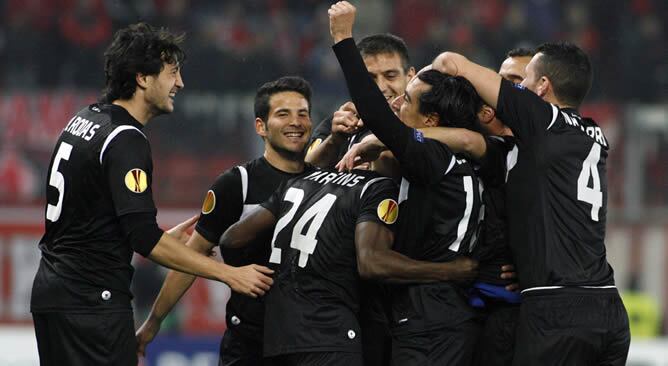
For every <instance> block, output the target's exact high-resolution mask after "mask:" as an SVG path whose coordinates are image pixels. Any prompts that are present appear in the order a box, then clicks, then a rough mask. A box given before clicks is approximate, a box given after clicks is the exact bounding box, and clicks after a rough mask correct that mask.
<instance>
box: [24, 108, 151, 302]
mask: <svg viewBox="0 0 668 366" xmlns="http://www.w3.org/2000/svg"><path fill="white" fill-rule="evenodd" d="M141 127H142V125H141V124H139V122H137V121H136V120H134V119H133V118H132V117H130V115H129V114H128V113H127V111H125V110H124V109H122V108H120V107H117V106H112V105H101V104H93V105H91V106H89V107H87V108H85V109H83V110H81V111H80V112H79V113H77V115H76V116H75V117H73V118H72V119H71V120H70V121H69V122H68V124H67V125H66V126H65V128H64V129H63V132H62V134H61V136H60V137H59V139H58V142H57V143H56V147H55V150H54V153H53V156H52V158H51V162H50V166H49V170H48V176H47V188H46V191H47V207H46V215H45V216H46V221H45V228H46V230H45V234H44V236H43V237H42V239H41V241H40V245H39V247H40V250H41V251H42V261H41V264H40V270H39V271H38V273H37V276H36V279H35V285H34V289H33V299H32V308H33V309H34V310H62V309H87V308H89V307H91V306H101V307H102V308H116V307H119V308H127V309H129V306H130V302H129V301H130V299H131V294H130V291H129V285H130V281H131V278H132V273H133V269H132V266H131V265H130V260H131V258H132V253H133V250H132V247H131V246H130V245H128V243H127V242H125V240H124V234H123V233H122V231H121V227H120V224H119V220H118V216H120V215H122V214H126V213H130V212H152V213H155V208H154V206H153V204H152V199H151V198H150V175H151V165H150V159H149V161H148V162H147V164H145V165H144V166H127V167H122V166H119V165H118V164H111V163H110V162H107V161H106V155H108V154H112V153H110V150H112V149H113V150H116V151H114V152H113V154H114V155H122V154H123V152H122V151H121V150H122V149H123V147H122V146H119V145H118V144H114V143H112V141H114V139H115V138H116V137H117V136H120V135H123V140H124V141H136V142H137V144H138V145H140V146H142V149H143V151H144V152H146V153H147V154H148V155H149V156H150V151H149V150H148V149H149V147H148V142H147V141H146V137H145V136H144V135H143V133H142V132H141V131H140V128H141ZM119 140H120V138H119ZM140 140H143V141H140ZM130 153H136V150H134V151H132V150H131V151H130V152H128V154H130ZM111 170H114V171H120V170H122V171H123V174H121V175H124V177H121V178H119V179H118V180H119V181H118V182H115V181H114V182H110V179H108V177H110V176H116V177H118V175H119V174H116V175H113V174H109V172H110V171H111ZM121 180H122V181H121ZM110 184H111V185H116V186H122V187H123V188H122V190H123V191H125V192H122V191H121V189H116V192H117V193H116V197H115V198H114V197H112V189H110ZM132 195H142V196H146V198H145V199H143V200H142V201H144V202H147V204H143V205H140V206H135V207H132V205H129V204H128V205H126V204H124V203H123V200H125V201H130V200H129V199H128V198H130V199H131V198H132V197H131V196H132ZM103 289H104V290H107V291H108V292H109V293H110V294H113V296H111V295H109V296H104V295H100V294H101V293H102V292H103ZM88 291H90V292H91V293H90V294H88V293H87V292H88Z"/></svg>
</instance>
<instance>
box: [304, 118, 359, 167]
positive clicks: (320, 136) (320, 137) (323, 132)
mask: <svg viewBox="0 0 668 366" xmlns="http://www.w3.org/2000/svg"><path fill="white" fill-rule="evenodd" d="M331 133H332V117H327V118H325V119H324V120H322V122H320V123H319V124H318V127H316V128H315V130H313V134H312V135H311V142H310V143H309V152H311V150H312V149H315V148H316V147H318V145H320V144H321V143H322V142H323V141H324V140H325V139H326V138H327V137H328V136H329V135H330V134H331ZM370 134H371V131H370V130H369V129H368V128H366V127H362V128H360V129H359V130H358V131H357V132H356V133H355V134H352V135H350V136H348V138H347V139H346V143H345V144H342V145H341V146H339V147H338V150H337V153H336V156H337V159H336V160H337V162H338V161H339V160H341V159H342V158H343V156H344V155H345V154H346V152H348V150H349V149H350V147H351V146H353V145H354V144H356V143H358V142H360V141H361V140H362V139H363V138H365V137H366V136H367V135H370ZM332 167H333V166H332Z"/></svg>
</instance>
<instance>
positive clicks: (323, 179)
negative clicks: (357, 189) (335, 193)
mask: <svg viewBox="0 0 668 366" xmlns="http://www.w3.org/2000/svg"><path fill="white" fill-rule="evenodd" d="M304 179H305V180H312V181H314V182H316V183H320V184H328V183H331V184H338V185H340V186H346V187H354V186H355V185H357V184H358V183H359V182H361V181H363V180H364V179H366V177H363V176H361V175H357V174H354V173H343V172H342V173H332V172H327V171H325V172H323V171H316V172H313V173H312V174H311V175H309V176H307V177H306V178H304Z"/></svg>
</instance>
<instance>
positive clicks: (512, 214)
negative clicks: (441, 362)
mask: <svg viewBox="0 0 668 366" xmlns="http://www.w3.org/2000/svg"><path fill="white" fill-rule="evenodd" d="M497 113H498V115H499V117H500V118H501V119H502V120H503V121H504V122H505V123H506V124H507V125H508V126H509V127H510V128H511V129H512V130H513V133H514V135H515V137H516V139H517V145H518V150H514V151H511V153H510V154H509V155H508V157H507V160H508V169H509V172H508V180H507V183H506V194H507V203H508V225H509V239H510V245H511V246H512V251H513V257H514V260H515V264H516V266H517V271H518V274H519V278H520V287H521V288H522V289H528V288H534V287H544V286H610V285H613V284H614V278H613V271H612V268H611V267H610V265H609V264H608V262H607V260H606V254H605V243H604V239H605V221H606V212H607V193H608V189H607V180H606V158H607V156H608V142H607V139H606V138H605V136H604V135H603V131H601V129H600V128H599V127H598V126H597V125H596V123H595V122H594V121H593V120H591V119H587V118H581V117H580V115H579V114H578V113H577V111H575V110H573V109H561V108H558V107H557V106H555V105H552V104H550V103H548V102H545V101H544V100H542V99H541V98H540V97H538V96H537V95H536V94H534V93H532V92H531V91H528V90H526V89H524V88H523V87H522V86H517V85H514V84H512V83H511V82H508V81H505V80H504V81H502V83H501V89H500V92H499V100H498V103H497ZM513 155H514V156H513Z"/></svg>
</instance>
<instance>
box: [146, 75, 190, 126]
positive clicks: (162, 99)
mask: <svg viewBox="0 0 668 366" xmlns="http://www.w3.org/2000/svg"><path fill="white" fill-rule="evenodd" d="M146 81H147V87H146V91H145V100H146V103H147V105H148V106H149V108H150V109H151V111H152V112H153V113H152V114H153V115H155V116H157V115H160V114H165V113H172V112H173V111H174V97H175V96H176V93H178V91H179V90H180V89H181V88H183V87H184V85H183V80H182V79H181V67H180V65H179V64H177V63H173V64H168V63H165V64H164V66H163V68H162V70H161V71H160V73H159V74H158V75H148V76H146Z"/></svg>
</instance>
